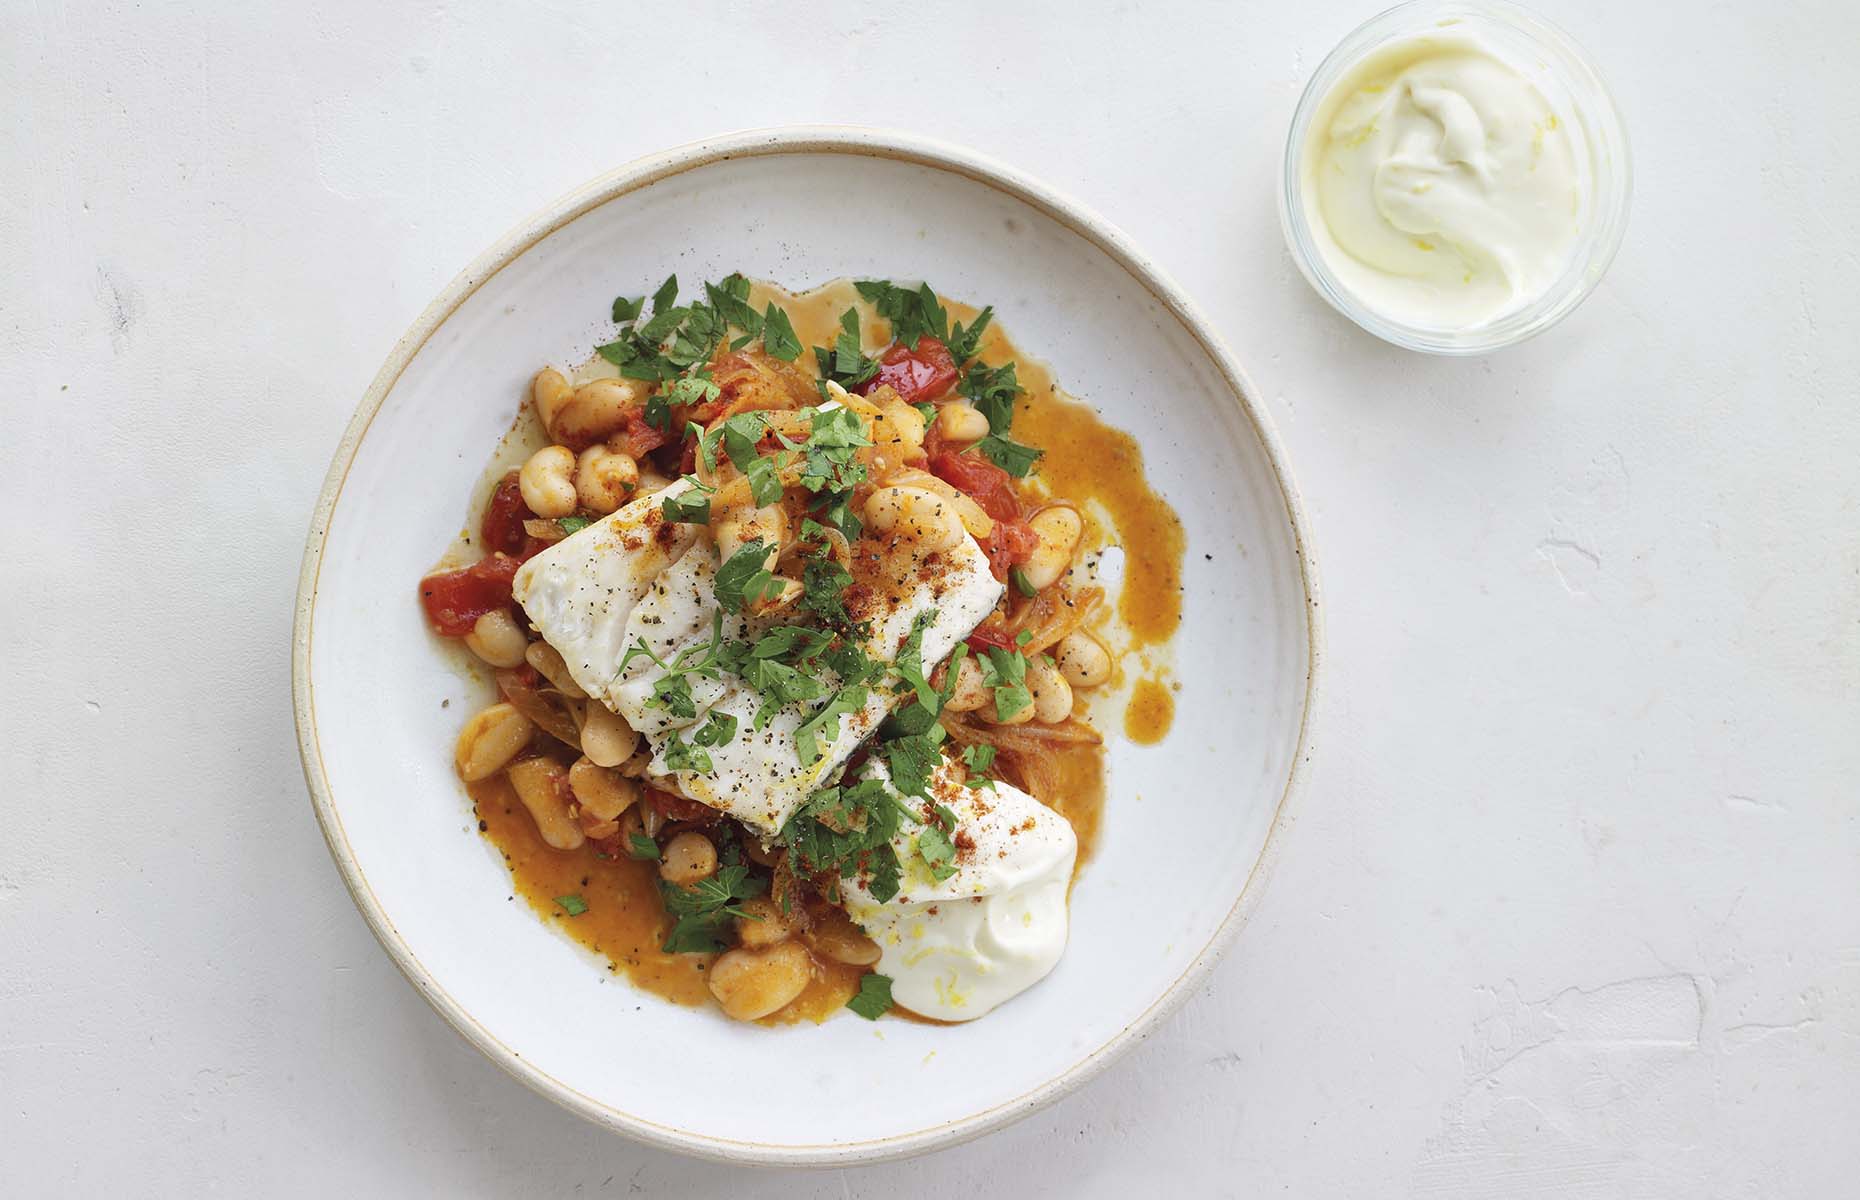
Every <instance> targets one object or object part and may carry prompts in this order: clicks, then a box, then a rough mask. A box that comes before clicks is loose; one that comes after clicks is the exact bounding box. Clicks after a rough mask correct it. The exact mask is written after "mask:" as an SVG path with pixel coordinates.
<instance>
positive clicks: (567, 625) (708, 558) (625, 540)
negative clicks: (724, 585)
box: [513, 482, 1004, 835]
mask: <svg viewBox="0 0 1860 1200" xmlns="http://www.w3.org/2000/svg"><path fill="white" fill-rule="evenodd" d="M688 487H689V485H688V484H685V483H683V482H680V483H677V484H673V485H672V488H668V489H667V490H666V491H662V492H659V493H657V494H656V495H653V496H648V497H642V498H641V499H639V500H635V501H633V502H632V503H631V504H628V505H627V506H626V507H624V508H622V509H620V510H619V511H618V512H616V513H614V514H612V515H611V516H608V517H605V518H603V519H602V520H600V521H598V522H596V523H595V524H593V525H590V526H589V527H588V528H586V529H584V530H582V531H581V532H579V533H576V534H574V535H573V536H571V537H569V538H566V539H564V540H563V541H561V542H559V543H557V544H556V545H554V546H551V547H550V548H549V549H547V550H545V551H543V552H542V553H541V554H538V555H537V556H536V557H535V558H533V559H531V560H530V561H529V562H528V563H525V564H524V566H523V567H522V569H521V570H519V571H518V572H517V576H516V579H515V581H514V587H513V591H514V594H515V596H516V599H517V602H518V603H519V604H521V605H522V606H523V610H524V611H525V612H526V613H528V614H529V617H530V620H531V622H532V623H533V624H534V625H535V626H536V628H537V630H538V631H539V632H541V634H542V636H543V639H544V640H545V641H547V642H548V643H549V644H550V645H551V646H554V647H555V648H556V650H557V651H559V652H560V653H561V655H562V658H563V661H565V662H566V663H567V664H568V669H569V672H570V673H571V674H572V675H573V676H574V678H575V682H576V683H578V684H580V685H581V687H582V689H583V690H585V691H586V692H587V693H588V695H590V696H592V697H594V698H595V699H597V700H599V701H600V702H602V703H604V704H606V705H607V706H608V707H609V708H611V709H613V711H615V712H617V713H619V714H620V715H621V716H622V717H624V718H626V720H627V723H628V724H630V725H631V726H632V727H633V728H634V729H636V730H638V731H639V733H640V734H641V735H642V736H643V737H645V738H646V739H647V740H648V742H649V743H650V744H651V746H652V748H653V761H652V764H651V766H650V768H649V770H650V772H651V774H653V775H654V776H658V777H661V778H663V779H666V780H668V781H669V782H671V783H672V784H673V785H674V786H675V787H676V789H677V790H678V791H680V792H682V793H683V794H684V795H686V796H688V797H690V798H691V799H693V800H697V801H699V802H701V803H704V804H708V805H710V806H711V807H713V808H717V809H721V810H722V811H724V812H726V813H728V814H729V815H731V816H733V817H735V818H736V819H737V820H739V821H741V822H743V823H744V824H745V825H748V826H750V827H751V828H753V829H756V830H758V831H759V832H761V833H764V834H769V835H772V834H774V833H775V832H777V831H778V830H780V828H781V827H782V825H783V824H784V823H785V822H786V821H787V820H788V818H789V817H790V816H791V815H793V813H794V810H795V809H796V808H798V807H800V805H801V804H802V803H803V802H804V801H805V800H806V799H807V797H808V796H809V794H810V793H812V792H813V791H814V790H815V789H817V788H819V787H821V786H823V785H825V784H827V783H830V782H831V781H832V780H833V779H834V778H835V777H836V776H837V775H838V773H839V771H840V769H841V767H843V766H844V765H845V762H846V760H847V758H848V757H849V756H851V754H852V752H853V750H854V749H855V748H857V747H858V745H859V743H860V742H862V741H864V740H865V739H866V738H868V737H870V736H871V735H872V733H873V732H874V731H875V730H876V729H877V728H878V725H879V723H880V722H881V721H883V720H884V719H885V716H886V714H887V713H889V712H890V711H891V710H892V709H893V708H895V707H896V706H897V705H898V704H899V703H900V702H901V701H902V700H903V698H904V697H902V696H900V695H898V694H897V688H898V686H899V679H898V676H897V675H896V674H895V673H893V672H890V671H887V672H886V673H885V674H884V675H882V676H881V677H880V678H878V679H876V680H874V681H872V682H871V683H869V684H868V685H867V689H866V699H865V703H864V705H863V706H861V707H859V708H857V709H855V710H854V711H853V712H851V713H849V714H847V715H845V716H842V717H841V718H840V719H839V722H838V730H837V732H835V731H834V730H833V729H831V728H829V729H827V730H826V731H825V733H824V734H823V736H821V737H820V739H819V749H820V754H819V757H818V758H817V759H816V760H814V761H813V762H811V763H806V764H804V763H803V762H802V761H801V756H800V754H799V752H798V751H797V749H796V744H795V735H796V731H797V730H799V729H800V728H801V727H802V726H803V725H805V724H807V723H808V722H809V721H810V720H812V719H813V718H814V717H815V715H816V714H818V713H819V712H820V711H821V710H822V709H824V708H825V707H826V706H827V704H828V703H829V702H831V700H832V699H833V698H834V696H835V695H836V694H837V693H838V692H839V691H840V687H841V683H842V681H841V680H840V679H839V678H838V677H837V676H835V675H834V674H833V673H832V672H831V671H828V670H826V669H825V668H824V667H823V668H822V669H821V674H820V678H821V680H822V682H823V683H825V684H826V691H825V694H824V695H823V696H822V697H821V698H819V699H817V700H811V701H806V702H802V703H793V704H789V705H785V706H783V707H781V708H778V709H775V710H774V711H773V712H772V713H770V714H767V715H766V717H765V720H764V722H763V725H762V727H761V728H760V729H758V728H756V727H755V717H756V714H757V712H758V711H759V710H760V709H761V708H762V707H763V703H764V702H763V698H762V696H761V695H760V694H759V693H758V692H756V690H755V689H754V688H751V687H750V686H749V685H748V684H747V683H745V682H744V681H743V680H742V679H740V678H738V677H737V676H735V675H733V674H730V673H728V672H725V673H724V674H723V675H722V676H721V677H720V678H705V677H702V676H693V677H691V679H690V683H691V694H692V699H693V701H694V708H695V714H694V715H691V716H682V715H677V714H674V713H672V712H671V711H669V710H668V709H666V708H664V707H658V706H654V705H653V704H652V703H651V701H652V699H653V689H654V684H656V683H657V682H658V681H659V680H660V679H662V678H664V676H665V674H666V667H667V666H668V665H670V664H673V663H675V662H676V661H677V660H678V656H679V655H680V654H681V653H684V652H686V651H689V652H690V653H689V655H688V656H687V661H688V662H689V661H695V660H697V659H699V658H701V657H702V656H703V655H704V652H705V649H706V647H708V646H709V644H710V642H711V638H712V629H713V624H714V622H715V621H716V619H717V616H718V614H719V611H720V610H719V606H718V604H717V599H716V593H715V579H716V573H717V569H718V565H719V564H718V555H717V550H716V547H715V545H714V543H713V542H712V541H711V539H710V538H708V537H704V536H701V535H700V534H699V532H698V530H697V528H696V527H694V526H689V525H680V524H675V523H670V522H666V521H664V519H663V516H662V514H661V513H660V511H659V509H660V504H661V502H662V501H663V500H664V499H665V498H666V497H667V496H668V495H675V494H677V492H676V491H674V490H673V489H678V490H683V489H685V488H688ZM855 545H856V551H855V558H854V564H853V574H854V577H855V583H854V585H853V586H852V587H851V588H848V589H847V597H846V599H847V607H848V610H849V611H850V612H851V613H852V614H853V616H854V617H855V618H858V619H861V620H865V621H868V622H869V623H870V627H871V635H870V636H869V637H868V638H867V639H866V640H865V642H864V644H863V645H862V649H864V650H865V652H866V654H867V655H868V656H870V657H871V658H873V659H875V660H877V661H880V662H884V663H891V662H893V661H894V660H895V659H896V657H897V654H898V651H899V650H900V648H901V647H902V646H903V644H904V642H905V640H906V639H907V638H908V637H909V636H910V632H911V629H912V626H913V625H914V624H915V622H916V621H917V618H918V615H919V614H920V613H924V612H930V611H934V613H935V616H934V617H933V618H932V619H931V620H930V622H929V624H928V625H926V627H925V629H924V634H923V661H924V662H925V663H926V664H931V663H936V662H938V661H941V660H942V659H943V658H944V657H946V656H947V655H948V654H949V653H950V651H951V650H953V649H955V646H956V643H957V642H959V641H961V640H962V639H963V638H964V637H966V636H968V634H969V632H970V630H972V629H974V628H975V626H976V625H977V624H978V623H979V622H980V621H981V620H982V618H983V617H985V616H987V615H988V614H989V612H991V611H992V610H993V609H994V607H995V605H996V604H997V603H998V602H999V601H1000V599H1001V595H1002V592H1003V590H1004V589H1003V587H1002V585H1001V583H1000V582H999V581H998V580H996V579H995V577H994V575H993V574H991V573H990V571H989V569H988V558H987V555H986V554H984V553H983V551H982V548H981V547H980V546H979V545H977V544H976V542H975V541H974V539H973V538H970V537H968V536H966V535H965V536H964V538H963V540H962V542H961V543H960V544H958V545H957V546H955V547H954V548H951V549H947V550H942V551H936V552H925V551H922V550H920V549H918V548H917V546H916V544H915V543H911V542H906V541H903V540H899V539H890V540H886V541H879V540H876V539H870V538H868V539H862V540H861V541H860V542H858V543H856V544H855ZM721 615H722V637H723V638H724V639H725V640H726V641H753V640H754V639H755V638H757V637H759V636H761V635H762V634H764V633H766V632H767V631H768V630H769V629H771V628H773V627H774V626H775V625H777V624H783V623H786V620H785V619H784V618H777V619H774V620H768V619H749V618H745V617H743V616H741V615H739V614H733V613H728V612H724V613H722V614H721ZM640 644H643V645H644V646H645V647H646V648H647V649H648V650H650V651H651V652H652V656H653V657H647V656H645V655H635V656H634V658H633V660H632V661H631V662H629V663H627V664H626V667H625V669H624V670H622V669H621V661H622V660H623V659H624V658H625V657H626V654H627V651H628V649H629V648H631V647H633V646H635V645H640ZM654 658H656V659H657V661H656V662H655V661H654ZM662 664H663V665H662ZM712 711H716V712H720V713H725V714H728V715H729V716H731V717H734V718H735V719H736V734H735V736H734V737H733V738H732V739H731V740H730V741H729V742H727V743H725V744H723V745H720V746H710V747H708V748H707V750H706V752H707V753H708V754H709V757H710V761H711V770H709V771H702V772H700V771H695V770H680V771H674V770H672V769H671V764H670V763H668V762H667V761H666V749H667V747H668V745H669V744H670V742H671V739H672V738H673V737H677V736H682V737H684V738H685V740H689V736H690V733H689V731H691V730H693V729H695V728H696V727H698V726H699V725H702V724H703V723H704V722H705V720H706V719H707V718H708V716H709V715H710V713H711V712H712Z"/></svg>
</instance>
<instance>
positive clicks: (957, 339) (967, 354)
mask: <svg viewBox="0 0 1860 1200" xmlns="http://www.w3.org/2000/svg"><path fill="white" fill-rule="evenodd" d="M994 316H995V309H994V305H992V304H991V305H989V306H988V307H986V308H984V309H982V311H981V312H978V313H976V314H975V324H973V325H971V326H969V327H968V328H967V329H964V328H963V327H962V322H961V321H958V322H956V324H955V326H954V327H953V328H952V329H951V330H950V331H949V337H948V338H947V339H946V340H945V341H944V343H943V344H944V345H946V346H948V347H949V356H950V357H951V358H953V359H955V360H956V365H957V366H961V365H962V364H963V363H965V362H968V361H969V360H970V359H971V358H974V357H975V351H976V349H977V348H978V347H980V346H981V344H982V332H983V331H984V330H986V329H987V328H988V323H989V322H990V321H992V320H994Z"/></svg>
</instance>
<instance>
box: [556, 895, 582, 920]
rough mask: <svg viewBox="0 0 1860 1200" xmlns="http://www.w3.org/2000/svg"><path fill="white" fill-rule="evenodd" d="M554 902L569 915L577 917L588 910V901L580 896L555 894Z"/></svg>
mask: <svg viewBox="0 0 1860 1200" xmlns="http://www.w3.org/2000/svg"><path fill="white" fill-rule="evenodd" d="M555 902H556V904H557V905H558V906H559V907H560V908H561V910H562V911H563V912H565V913H567V914H568V915H569V916H571V917H578V916H580V915H581V914H582V913H584V912H587V911H588V902H587V901H586V900H583V899H582V898H581V897H580V896H557V897H556V898H555Z"/></svg>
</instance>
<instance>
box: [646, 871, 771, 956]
mask: <svg viewBox="0 0 1860 1200" xmlns="http://www.w3.org/2000/svg"><path fill="white" fill-rule="evenodd" d="M767 890H768V880H766V879H764V878H763V877H761V876H759V875H751V874H750V873H749V865H748V864H747V863H741V862H738V863H731V864H729V865H727V866H723V867H720V868H718V870H717V873H716V874H715V875H712V876H711V877H710V878H709V879H703V880H699V881H698V882H697V883H694V884H689V885H682V884H676V883H665V882H661V883H660V884H659V894H660V895H661V896H662V897H663V898H664V900H665V911H666V912H667V913H668V914H670V915H671V916H672V917H673V918H674V920H673V923H672V929H671V932H670V933H668V934H667V935H666V938H665V944H664V945H663V946H662V947H661V949H663V950H664V951H665V952H666V953H667V954H708V953H711V952H713V951H717V950H722V949H723V948H724V946H723V931H724V928H725V927H726V926H727V925H728V924H729V922H730V919H731V918H732V917H747V916H749V914H748V913H746V912H744V911H743V909H742V907H741V903H742V901H744V900H750V899H753V898H755V897H757V896H760V895H761V894H762V893H763V892H765V891H767Z"/></svg>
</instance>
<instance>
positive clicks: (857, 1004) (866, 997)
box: [846, 971, 893, 1021]
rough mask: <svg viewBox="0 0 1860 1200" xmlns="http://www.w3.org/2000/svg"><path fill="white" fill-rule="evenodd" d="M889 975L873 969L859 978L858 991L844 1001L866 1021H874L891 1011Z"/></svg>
mask: <svg viewBox="0 0 1860 1200" xmlns="http://www.w3.org/2000/svg"><path fill="white" fill-rule="evenodd" d="M892 1003H893V1002H892V999H891V976H889V975H880V974H879V973H878V972H877V971H873V972H871V973H870V974H868V975H865V976H863V977H862V978H861V979H860V980H859V991H858V993H857V994H855V995H854V996H853V997H852V999H850V1000H848V1001H847V1002H846V1007H847V1008H850V1009H852V1010H853V1011H854V1012H856V1013H858V1014H859V1015H860V1016H862V1017H864V1018H865V1019H866V1020H868V1021H876V1020H878V1019H879V1018H880V1017H882V1016H884V1015H885V1014H886V1013H888V1012H890V1011H891V1006H892Z"/></svg>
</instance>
